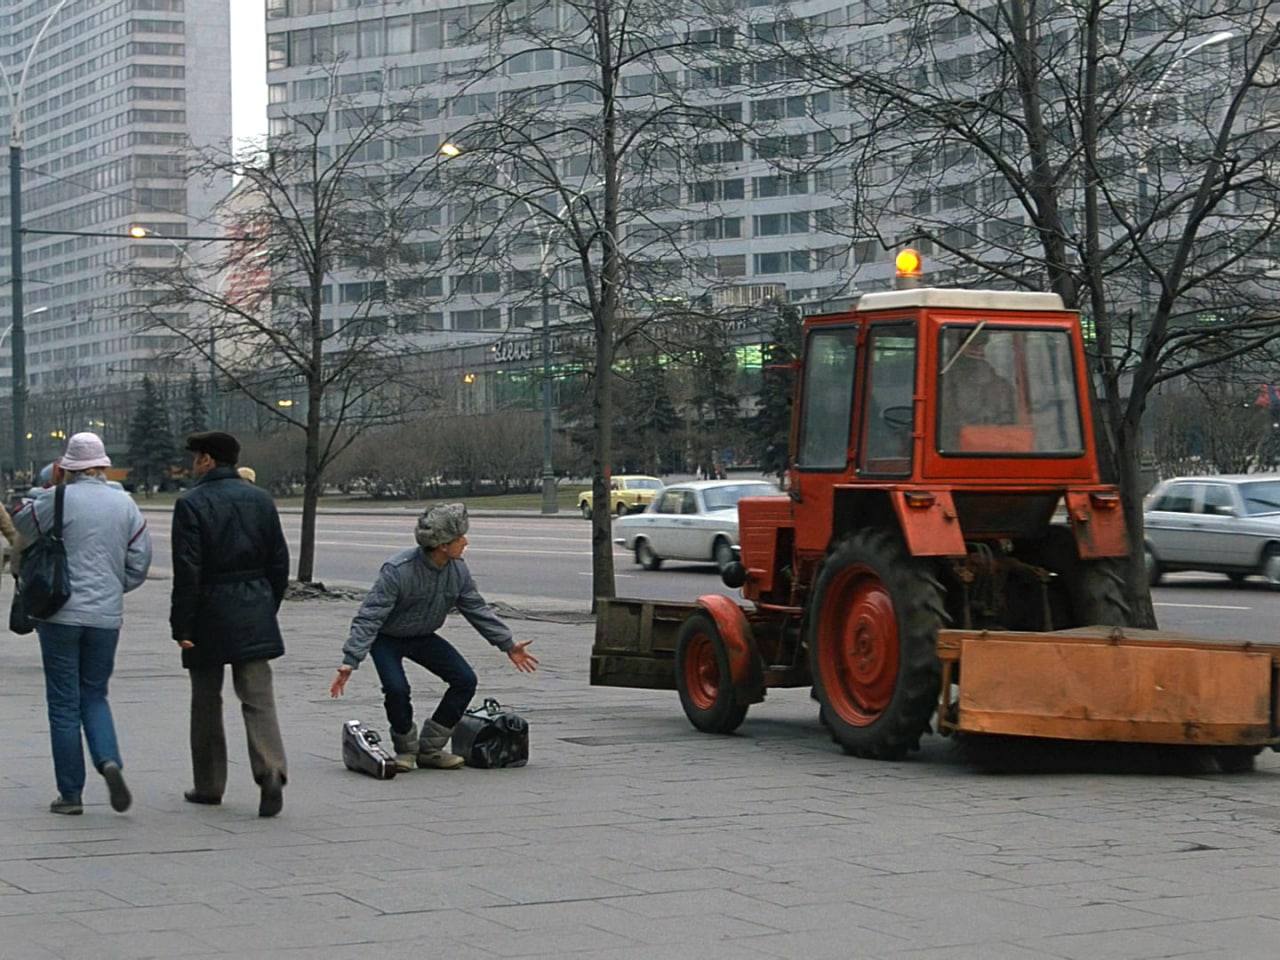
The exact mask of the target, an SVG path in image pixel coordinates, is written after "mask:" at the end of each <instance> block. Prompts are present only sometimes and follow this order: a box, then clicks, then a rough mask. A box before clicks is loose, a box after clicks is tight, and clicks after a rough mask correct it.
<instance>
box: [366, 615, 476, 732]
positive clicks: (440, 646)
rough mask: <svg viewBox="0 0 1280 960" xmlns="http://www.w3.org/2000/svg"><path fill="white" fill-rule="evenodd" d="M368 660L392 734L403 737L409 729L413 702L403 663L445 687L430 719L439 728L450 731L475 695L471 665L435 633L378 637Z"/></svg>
mask: <svg viewBox="0 0 1280 960" xmlns="http://www.w3.org/2000/svg"><path fill="white" fill-rule="evenodd" d="M369 658H370V659H371V660H373V665H374V667H375V668H376V669H377V671H378V679H379V680H380V681H382V696H383V705H384V706H385V707H386V708H387V722H388V723H390V724H391V732H392V733H400V734H404V733H407V732H408V731H409V728H410V727H412V726H413V701H412V700H411V699H410V698H409V678H408V677H406V676H405V675H404V661H405V660H412V661H413V662H414V663H416V664H418V666H420V667H425V668H426V669H428V670H430V671H431V672H432V673H434V674H435V675H436V676H437V677H439V678H440V679H441V680H443V681H444V682H445V683H447V684H448V685H449V689H448V690H446V691H445V694H444V697H443V698H442V699H441V701H440V705H439V706H438V707H436V712H435V713H434V714H432V716H431V719H432V720H434V721H435V722H436V723H438V724H440V726H442V727H449V728H452V727H453V726H454V725H455V724H457V722H458V721H459V720H461V719H462V713H463V711H464V710H466V709H467V704H469V703H470V702H471V698H472V697H474V696H475V695H476V673H475V671H474V670H472V669H471V664H469V663H467V659H466V657H464V656H463V655H462V654H460V653H459V652H458V651H457V650H455V649H454V648H453V646H452V645H451V644H450V643H449V641H448V640H446V639H445V638H444V637H442V636H440V634H438V633H433V634H430V635H429V636H426V637H387V636H383V635H381V634H379V635H378V638H377V639H376V640H374V641H373V646H372V647H371V648H370V650H369Z"/></svg>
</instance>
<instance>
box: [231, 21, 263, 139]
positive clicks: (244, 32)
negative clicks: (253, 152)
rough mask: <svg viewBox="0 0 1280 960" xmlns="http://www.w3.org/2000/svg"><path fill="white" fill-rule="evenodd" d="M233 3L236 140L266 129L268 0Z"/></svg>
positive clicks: (232, 78)
mask: <svg viewBox="0 0 1280 960" xmlns="http://www.w3.org/2000/svg"><path fill="white" fill-rule="evenodd" d="M229 2H230V4H231V131H232V135H233V136H234V137H235V139H236V140H243V139H244V138H246V137H261V136H265V135H266V132H267V38H266V29H265V24H266V19H265V11H264V8H263V4H264V2H265V0H229Z"/></svg>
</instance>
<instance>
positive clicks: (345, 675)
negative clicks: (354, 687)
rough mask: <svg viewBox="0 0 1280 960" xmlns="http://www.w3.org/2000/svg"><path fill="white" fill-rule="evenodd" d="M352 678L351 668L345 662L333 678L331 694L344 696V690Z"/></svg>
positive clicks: (330, 685) (332, 695)
mask: <svg viewBox="0 0 1280 960" xmlns="http://www.w3.org/2000/svg"><path fill="white" fill-rule="evenodd" d="M350 679H351V668H350V667H349V666H347V665H346V664H345V663H344V664H343V665H342V666H340V667H339V668H338V672H337V674H336V675H335V676H334V678H333V683H331V684H329V696H331V697H340V696H342V691H343V690H344V689H345V688H346V686H347V681H348V680H350Z"/></svg>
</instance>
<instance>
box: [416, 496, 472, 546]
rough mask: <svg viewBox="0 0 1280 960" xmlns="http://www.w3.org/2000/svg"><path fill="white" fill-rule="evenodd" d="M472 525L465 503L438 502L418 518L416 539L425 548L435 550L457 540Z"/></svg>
mask: <svg viewBox="0 0 1280 960" xmlns="http://www.w3.org/2000/svg"><path fill="white" fill-rule="evenodd" d="M470 526H471V521H470V520H468V519H467V505H466V504H465V503H437V504H436V505H435V506H434V507H431V508H430V509H429V510H424V511H423V512H422V516H420V517H419V518H418V529H417V530H416V531H414V539H415V540H417V541H418V546H420V547H421V548H422V549H423V550H434V549H435V548H436V547H442V546H444V545H445V544H446V543H452V542H453V541H454V540H457V539H458V538H459V537H461V536H462V535H464V534H465V533H466V532H467V528H468V527H470Z"/></svg>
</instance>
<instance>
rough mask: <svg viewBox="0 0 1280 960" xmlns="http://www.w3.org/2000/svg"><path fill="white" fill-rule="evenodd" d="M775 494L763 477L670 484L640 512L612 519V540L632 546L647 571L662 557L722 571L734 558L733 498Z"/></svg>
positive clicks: (735, 512)
mask: <svg viewBox="0 0 1280 960" xmlns="http://www.w3.org/2000/svg"><path fill="white" fill-rule="evenodd" d="M780 494H781V491H779V490H778V488H777V487H776V486H774V485H773V484H772V483H769V482H768V481H765V480H698V481H692V482H689V483H677V484H673V485H672V486H669V487H667V488H666V489H665V490H663V491H662V492H661V493H660V494H658V496H657V498H656V499H655V500H654V501H653V503H651V504H650V505H649V508H648V509H647V510H646V511H645V512H644V513H637V514H634V515H632V516H629V517H622V518H620V519H618V520H615V521H614V524H613V529H614V532H615V533H617V534H618V536H617V538H616V539H615V541H614V542H616V543H620V544H622V546H624V547H626V548H627V549H628V550H631V551H633V552H634V554H635V558H636V563H638V564H640V565H641V566H642V567H644V568H645V569H646V570H657V569H658V568H659V567H660V566H662V562H663V561H664V560H696V561H700V562H703V563H706V562H714V563H715V564H716V566H718V567H719V568H720V569H721V570H723V569H724V568H725V567H726V566H728V565H729V564H730V563H732V562H733V561H734V560H736V559H737V557H738V501H739V500H741V499H742V498H743V497H769V496H777V495H780Z"/></svg>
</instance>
